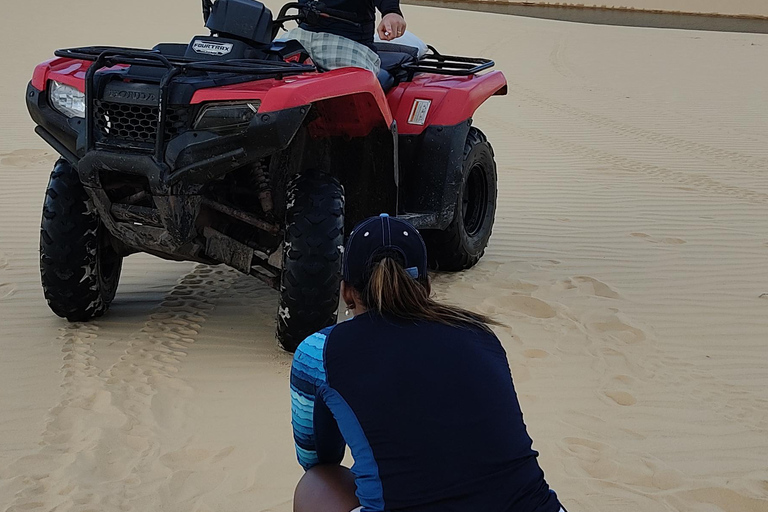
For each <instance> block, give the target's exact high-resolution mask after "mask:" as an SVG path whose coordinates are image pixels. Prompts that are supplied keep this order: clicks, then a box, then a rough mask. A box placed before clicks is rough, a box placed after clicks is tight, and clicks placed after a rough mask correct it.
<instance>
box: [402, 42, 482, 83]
mask: <svg viewBox="0 0 768 512" xmlns="http://www.w3.org/2000/svg"><path fill="white" fill-rule="evenodd" d="M427 47H428V48H429V50H430V53H428V54H426V55H425V56H424V57H422V58H421V59H419V60H417V61H416V62H412V63H409V64H403V66H402V67H403V69H404V70H406V71H407V72H408V80H413V76H414V75H415V74H416V73H435V74H438V75H451V76H470V75H476V74H477V73H480V72H481V71H485V70H486V69H490V68H492V67H493V66H495V65H496V63H495V62H493V61H492V60H490V59H482V58H479V57H457V56H455V55H443V54H441V53H440V52H438V51H437V50H436V49H435V48H434V47H433V46H429V45H427Z"/></svg>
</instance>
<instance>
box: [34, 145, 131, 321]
mask: <svg viewBox="0 0 768 512" xmlns="http://www.w3.org/2000/svg"><path fill="white" fill-rule="evenodd" d="M109 237H110V235H109V233H108V232H107V230H106V228H105V227H104V226H103V224H102V223H101V221H100V220H99V216H98V214H97V213H96V210H95V208H94V206H93V203H92V202H91V200H90V198H89V197H88V194H86V192H85V188H84V187H83V185H82V183H80V178H79V177H78V175H77V172H76V171H75V170H74V169H72V167H71V166H70V165H69V163H68V162H67V161H65V160H59V161H58V162H56V165H55V166H54V168H53V172H52V173H51V179H50V181H49V182H48V189H47V190H46V194H45V202H44V204H43V219H42V222H41V226H40V275H41V278H42V284H43V292H44V294H45V298H46V300H47V301H48V305H49V306H50V308H51V310H52V311H53V312H54V313H56V314H57V315H59V316H60V317H64V318H66V319H67V320H69V321H70V322H83V321H86V320H90V319H91V318H94V317H99V316H101V315H103V314H104V313H105V312H106V311H107V309H109V305H110V304H111V303H112V299H114V297H115V292H116V291H117V283H118V281H119V280H120V270H121V269H122V265H123V258H122V256H120V255H118V254H117V253H116V252H115V250H114V249H113V248H112V246H111V244H110V238H109Z"/></svg>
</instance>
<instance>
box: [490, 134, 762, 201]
mask: <svg viewBox="0 0 768 512" xmlns="http://www.w3.org/2000/svg"><path fill="white" fill-rule="evenodd" d="M491 124H495V125H497V126H498V125H499V123H498V122H495V123H493V122H492V123H491ZM501 128H503V129H505V130H506V131H507V132H513V133H515V134H516V135H518V136H520V137H524V138H528V139H531V140H534V141H536V142H539V143H541V144H544V145H547V146H550V147H552V148H554V149H556V150H560V151H562V152H566V153H571V154H573V155H577V156H580V157H582V158H584V159H586V160H588V161H592V162H601V163H604V164H607V165H609V166H610V167H611V170H612V171H625V172H630V173H641V174H645V175H648V176H651V177H654V178H660V179H661V180H662V181H665V182H672V183H675V184H678V185H685V186H688V187H691V188H693V189H698V191H701V192H706V193H709V194H713V195H719V196H727V197H730V198H733V199H740V200H743V201H746V202H749V203H753V204H768V194H766V193H763V192H757V191H754V190H751V189H748V188H744V187H739V186H735V185H728V184H726V183H723V182H721V181H718V180H715V179H713V178H710V177H709V176H706V175H703V174H697V175H692V174H690V173H687V172H683V171H676V170H674V169H668V168H666V167H660V166H658V165H653V164H648V163H645V162H640V161H637V160H633V159H630V158H626V157H623V156H619V155H615V154H611V153H608V152H606V151H602V150H599V149H596V148H592V147H588V146H584V145H581V144H577V143H574V142H571V141H568V140H565V139H561V138H558V137H553V136H551V135H546V134H544V133H541V132H538V131H536V130H532V129H530V128H525V127H521V126H515V125H512V124H511V123H507V124H505V125H504V126H503V127H501Z"/></svg>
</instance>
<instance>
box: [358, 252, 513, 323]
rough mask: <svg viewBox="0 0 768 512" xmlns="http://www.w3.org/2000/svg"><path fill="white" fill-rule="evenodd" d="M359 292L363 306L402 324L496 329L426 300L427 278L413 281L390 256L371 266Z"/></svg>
mask: <svg viewBox="0 0 768 512" xmlns="http://www.w3.org/2000/svg"><path fill="white" fill-rule="evenodd" d="M398 259H399V258H398ZM356 288H358V287H357V286H356ZM361 288H362V290H361V289H360V288H358V291H360V296H361V299H362V302H363V305H364V306H365V307H366V308H367V309H369V310H371V311H376V312H378V313H379V314H383V315H390V316H393V317H396V318H401V319H405V320H425V321H432V322H438V323H441V324H446V325H452V326H464V327H467V326H469V327H476V328H478V329H481V330H483V331H486V332H491V329H490V327H489V325H500V324H499V323H498V322H496V321H494V320H492V319H491V318H489V317H487V316H485V315H481V314H479V313H473V312H471V311H467V310H465V309H462V308H459V307H455V306H448V305H443V304H439V303H438V302H436V301H435V300H433V299H432V298H431V297H430V296H429V282H428V281H427V278H426V277H425V278H423V279H415V278H413V277H412V276H411V275H410V274H409V273H408V272H407V271H406V270H405V269H404V268H403V266H402V265H401V264H400V262H399V261H397V260H396V259H395V256H394V255H387V256H385V257H383V258H382V259H381V260H379V261H378V262H374V263H373V266H372V269H371V271H370V273H369V275H368V279H367V282H366V283H365V284H364V286H362V287H361Z"/></svg>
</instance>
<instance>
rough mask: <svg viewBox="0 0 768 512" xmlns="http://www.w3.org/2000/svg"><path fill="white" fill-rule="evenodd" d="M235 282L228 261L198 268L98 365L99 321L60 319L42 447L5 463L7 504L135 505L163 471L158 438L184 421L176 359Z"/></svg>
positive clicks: (184, 391) (12, 508)
mask: <svg viewBox="0 0 768 512" xmlns="http://www.w3.org/2000/svg"><path fill="white" fill-rule="evenodd" d="M233 282H234V271H232V270H229V269H218V268H212V267H208V266H205V265H198V266H197V267H195V268H194V269H193V271H192V272H190V273H189V274H187V275H186V276H184V277H182V278H181V279H180V280H179V282H178V283H177V284H176V285H175V286H174V287H173V288H172V289H171V290H170V291H169V292H168V293H167V294H166V296H165V298H164V300H163V302H162V303H161V304H160V306H159V307H158V308H157V309H156V310H155V311H154V312H153V313H152V314H151V315H150V317H149V320H148V321H147V322H146V323H145V324H144V327H143V328H142V329H141V330H140V331H139V332H138V333H136V334H135V335H133V336H132V337H131V340H130V341H129V343H128V347H127V349H126V351H125V353H124V354H123V355H122V356H121V357H120V359H119V360H118V361H117V362H116V363H115V364H113V365H112V366H111V367H110V368H109V369H108V370H106V371H104V372H102V371H100V370H99V368H98V367H97V366H96V364H95V360H96V354H95V344H96V341H97V335H98V332H99V325H98V324H96V323H91V324H74V325H71V326H67V327H65V328H62V334H61V335H60V336H59V338H57V339H58V340H60V341H62V342H63V343H64V347H63V348H62V352H63V353H64V365H63V366H62V370H63V371H64V381H63V384H62V388H63V389H64V392H63V394H62V398H61V401H60V402H59V404H58V405H56V406H55V407H54V408H52V409H51V410H50V419H49V421H48V424H47V426H46V428H45V431H44V433H43V439H42V442H41V444H42V448H41V449H40V451H39V452H38V453H37V454H35V455H31V456H27V457H23V458H21V459H19V460H18V461H16V462H14V463H13V464H11V465H10V467H9V468H8V469H7V470H6V473H7V476H6V475H4V476H6V477H7V478H9V479H11V485H12V487H14V488H15V489H16V492H15V499H14V500H13V502H12V503H11V504H10V505H9V506H8V507H7V508H5V512H16V511H29V510H47V511H52V510H57V511H60V510H120V511H123V512H128V511H131V510H137V508H136V507H137V504H140V502H141V500H140V499H139V492H140V491H141V493H142V494H148V493H149V492H152V489H155V488H156V485H148V481H150V480H152V481H154V482H155V483H158V478H159V479H160V480H162V476H164V474H163V470H162V465H160V464H157V461H158V459H159V458H160V456H161V453H160V447H161V443H160V441H159V437H160V436H163V435H169V433H173V434H174V435H177V432H176V430H177V429H178V428H179V427H181V426H182V424H183V419H184V418H183V415H184V405H185V399H184V398H185V396H186V395H188V393H190V392H191V389H190V388H189V386H188V385H187V384H186V383H185V382H184V381H182V380H181V379H179V378H178V377H176V374H177V373H178V371H179V367H180V364H181V361H182V359H183V358H184V356H185V355H186V353H187V351H188V350H189V348H190V347H191V345H192V344H193V343H194V342H195V341H196V339H197V337H198V334H199V332H200V329H201V327H202V324H203V323H204V322H205V320H206V318H207V317H208V316H209V315H210V314H211V313H212V311H213V310H214V308H215V306H216V301H217V299H218V298H219V297H220V296H221V295H222V293H223V292H224V291H226V290H227V289H228V288H229V287H230V286H231V285H232V283H233ZM165 471H167V468H166V469H165ZM142 485H143V487H144V488H142V489H140V488H141V487H142Z"/></svg>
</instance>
